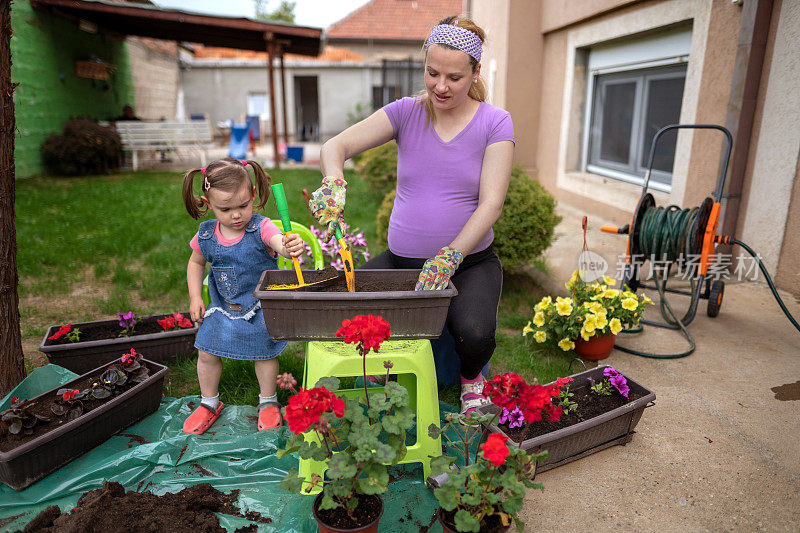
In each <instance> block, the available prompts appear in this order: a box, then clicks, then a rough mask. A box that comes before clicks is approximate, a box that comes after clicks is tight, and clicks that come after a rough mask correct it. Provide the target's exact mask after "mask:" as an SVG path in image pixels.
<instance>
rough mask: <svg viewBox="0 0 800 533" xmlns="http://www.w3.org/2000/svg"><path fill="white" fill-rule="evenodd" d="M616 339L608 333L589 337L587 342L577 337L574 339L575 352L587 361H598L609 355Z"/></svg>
mask: <svg viewBox="0 0 800 533" xmlns="http://www.w3.org/2000/svg"><path fill="white" fill-rule="evenodd" d="M616 338H617V336H616V335H614V334H613V333H611V332H610V331H609V332H608V333H606V334H605V335H595V336H594V337H589V340H588V341H585V340H583V339H582V338H580V337H578V338H577V339H575V352H577V354H578V355H580V356H581V357H582V358H584V359H586V360H588V361H600V360H602V359H605V358H606V357H608V356H609V355H611V350H613V349H614V340H615V339H616Z"/></svg>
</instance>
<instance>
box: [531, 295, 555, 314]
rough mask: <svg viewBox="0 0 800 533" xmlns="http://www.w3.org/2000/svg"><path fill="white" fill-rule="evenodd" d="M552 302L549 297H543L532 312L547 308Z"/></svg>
mask: <svg viewBox="0 0 800 533" xmlns="http://www.w3.org/2000/svg"><path fill="white" fill-rule="evenodd" d="M552 301H553V299H552V298H550V297H549V296H545V297H544V298H542V299H541V300H540V301H539V303H538V304H536V305H535V306H533V310H534V311H541V310H542V309H544V308H545V307H547V306H548V305H550V303H551V302H552Z"/></svg>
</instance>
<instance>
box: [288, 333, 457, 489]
mask: <svg viewBox="0 0 800 533" xmlns="http://www.w3.org/2000/svg"><path fill="white" fill-rule="evenodd" d="M386 360H390V361H391V362H392V363H393V364H394V366H393V367H392V370H391V373H392V374H397V381H398V383H399V384H400V385H402V386H404V387H405V388H406V389H407V390H408V397H409V407H410V408H411V409H412V410H413V411H414V412H415V413H416V419H417V441H416V442H415V443H414V444H413V445H411V446H409V447H408V452H407V453H406V456H405V458H403V460H402V461H400V463H416V462H419V463H422V472H423V478H422V479H423V480H425V479H426V478H427V477H428V476H429V475H430V474H431V459H432V458H434V457H438V456H440V455H442V438H441V437H437V438H435V439H434V438H432V437H431V436H429V435H428V427H429V426H430V425H431V424H435V425H436V426H439V422H440V420H439V392H438V389H437V388H436V367H435V366H434V363H433V351H431V343H430V341H428V340H398V341H386V342H383V343H381V348H380V351H379V352H378V353H375V352H370V353H369V354H368V355H367V375H370V374H371V375H378V376H380V375H386V369H385V368H384V367H383V362H384V361H386ZM361 375H363V369H362V363H361V356H360V355H359V354H358V352H357V351H356V349H355V347H354V346H353V345H350V344H345V343H344V342H340V341H333V342H322V341H311V342H309V343H308V346H307V349H306V363H305V371H304V372H303V387H305V388H311V387H313V386H314V384H315V383H316V382H317V381H318V380H319V379H320V378H322V377H325V376H336V377H338V378H343V377H356V376H361ZM382 390H383V387H370V388H369V393H370V394H375V393H380V392H381V391H382ZM339 393H340V394H342V395H344V396H347V397H348V398H357V399H361V400H362V401H363V398H364V389H362V388H359V389H340V390H339ZM304 438H305V439H315V438H316V437H315V436H314V435H313V434H305V435H304ZM327 468H328V465H327V463H326V462H324V461H313V460H311V459H300V477H305V478H306V479H309V478H310V477H311V474H313V473H316V474H319V475H320V476H324V474H325V470H327ZM318 492H319V489H317V490H315V491H313V492H312V493H318Z"/></svg>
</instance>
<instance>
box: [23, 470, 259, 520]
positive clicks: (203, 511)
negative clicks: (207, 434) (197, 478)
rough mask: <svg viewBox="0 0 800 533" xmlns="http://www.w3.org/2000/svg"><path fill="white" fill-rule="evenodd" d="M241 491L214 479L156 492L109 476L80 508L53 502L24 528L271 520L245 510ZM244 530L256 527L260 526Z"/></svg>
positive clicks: (87, 496)
mask: <svg viewBox="0 0 800 533" xmlns="http://www.w3.org/2000/svg"><path fill="white" fill-rule="evenodd" d="M238 497H239V491H238V490H234V491H233V492H231V493H229V494H226V493H224V492H221V491H219V490H217V489H215V488H214V487H212V486H211V485H209V484H208V483H201V484H199V485H194V486H192V487H188V488H185V489H183V490H182V491H180V492H176V493H174V494H173V493H167V494H164V495H163V496H156V495H155V494H151V493H149V492H135V491H128V492H125V488H124V487H123V486H122V485H120V484H119V483H114V482H109V481H105V482H103V486H102V487H100V488H99V489H95V490H92V491H89V492H87V493H85V494H84V495H83V496H81V497H80V499H79V500H78V503H77V505H76V507H75V508H74V509H72V511H71V512H69V513H61V512H60V510H59V508H58V507H57V506H55V505H51V506H50V507H48V508H47V509H45V510H44V511H42V512H41V513H39V514H38V515H37V516H36V517H35V518H34V519H33V520H32V521H31V522H29V523H28V525H26V526H25V529H23V532H25V533H27V532H29V531H30V532H33V531H37V532H45V533H56V532H71V531H103V532H108V533H112V532H123V531H124V532H129V531H170V532H171V533H195V532H202V533H205V532H209V533H210V532H214V533H217V532H219V533H223V532H224V531H225V529H224V528H223V527H222V526H220V523H219V518H218V517H217V516H216V515H215V514H214V513H223V514H230V515H236V516H241V517H243V518H247V519H248V520H251V521H255V522H261V523H265V524H268V523H271V522H272V519H271V518H266V517H262V516H261V514H260V513H254V512H251V511H250V512H247V513H244V514H243V513H242V512H241V510H239V508H238V507H236V506H235V505H234V502H235V501H236V499H237V498H238ZM239 531H255V526H254V525H253V526H248V527H244V528H240V529H238V530H237V532H239Z"/></svg>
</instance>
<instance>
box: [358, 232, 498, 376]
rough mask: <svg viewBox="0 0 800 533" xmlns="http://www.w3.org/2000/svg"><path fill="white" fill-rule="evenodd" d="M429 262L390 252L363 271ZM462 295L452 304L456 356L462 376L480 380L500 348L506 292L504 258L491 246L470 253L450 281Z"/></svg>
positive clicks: (451, 327)
mask: <svg viewBox="0 0 800 533" xmlns="http://www.w3.org/2000/svg"><path fill="white" fill-rule="evenodd" d="M424 263H425V259H418V258H409V257H401V256H399V255H395V254H393V253H392V252H391V251H389V250H387V251H385V252H383V253H382V254H380V255H378V256H377V257H375V258H373V259H371V260H369V261H367V262H366V263H365V264H364V265H362V266H361V268H363V269H366V270H377V269H384V268H414V269H419V268H422V265H423V264H424ZM450 279H451V280H452V281H453V285H455V286H456V289H458V295H457V296H456V297H455V298H453V299H452V300H451V302H450V310H449V311H448V312H447V329H449V330H450V333H451V334H452V335H453V338H454V339H455V346H456V353H458V357H459V358H460V359H461V375H462V376H463V377H465V378H467V379H474V378H476V377H478V373H480V371H481V369H482V368H483V367H484V366H485V365H486V363H488V362H489V359H491V357H492V353H494V348H495V346H497V343H496V342H495V330H496V329H497V306H498V305H499V303H500V292H501V290H502V289H503V270H502V267H501V266H500V258H499V257H497V254H496V253H494V248H493V247H492V246H489V247H488V248H486V249H485V250H481V251H480V252H476V253H474V254H470V255H468V256H466V257H465V258H464V261H463V262H462V263H461V265H460V266H459V267H458V269H457V270H456V272H455V274H453V277H452V278H450Z"/></svg>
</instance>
